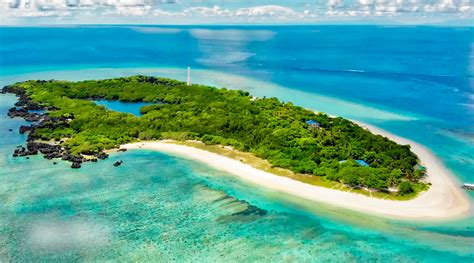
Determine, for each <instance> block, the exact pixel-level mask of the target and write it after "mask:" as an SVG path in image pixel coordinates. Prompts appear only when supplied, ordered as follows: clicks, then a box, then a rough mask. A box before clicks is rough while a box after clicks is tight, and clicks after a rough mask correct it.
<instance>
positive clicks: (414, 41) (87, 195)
mask: <svg viewBox="0 0 474 263" xmlns="http://www.w3.org/2000/svg"><path fill="white" fill-rule="evenodd" d="M46 31H47V32H46ZM150 32H151V31H150ZM156 32H157V33H153V34H144V33H140V32H136V31H135V30H134V29H133V28H130V27H127V26H123V27H114V28H107V27H76V28H56V29H54V30H52V29H48V28H8V29H5V28H0V42H1V45H0V66H1V68H0V76H1V78H0V85H7V84H9V83H12V82H15V81H21V80H27V79H51V78H56V79H68V80H81V79H95V78H108V77H120V76H127V75H134V74H147V75H157V76H164V77H171V78H177V79H181V80H185V78H186V70H185V68H186V66H187V65H191V67H192V81H193V82H194V83H202V84H208V85H216V86H221V87H229V88H241V89H246V90H248V91H250V92H251V93H252V94H254V95H256V96H277V97H278V98H280V99H282V100H285V101H293V102H294V103H295V104H297V105H301V106H304V107H308V108H311V109H315V110H319V111H324V112H327V113H329V114H333V115H339V116H344V117H347V118H351V119H355V120H360V121H364V122H367V123H370V124H374V125H377V126H380V127H382V128H384V129H387V130H389V131H391V132H393V133H395V134H398V135H401V136H405V137H407V138H410V139H412V140H415V141H417V142H420V143H422V144H425V145H427V146H428V147H429V148H430V149H432V150H433V151H434V153H435V154H436V155H437V156H439V157H440V158H441V159H442V161H443V162H444V163H445V164H446V165H447V166H448V167H449V168H450V169H451V170H452V171H453V172H454V173H455V175H456V177H457V178H458V179H459V180H460V181H470V180H472V179H473V177H472V176H473V174H474V158H473V154H474V144H473V143H472V132H473V131H474V130H473V128H474V127H473V126H472V123H474V119H473V117H474V115H473V111H472V100H473V98H474V97H473V96H474V95H473V94H474V93H473V92H472V91H473V88H472V87H473V86H472V83H473V82H472V81H473V78H472V77H473V74H474V68H473V65H474V63H472V43H473V39H472V34H471V33H472V29H469V28H468V29H466V28H452V29H451V28H403V27H402V28H394V29H383V28H379V27H364V28H357V30H354V28H350V29H349V28H344V27H342V28H338V27H301V28H300V27H294V28H293V27H284V28H272V27H264V28H260V27H255V28H230V29H228V28H226V27H221V28H194V27H184V28H180V29H179V30H178V31H176V32H177V33H176V34H165V33H159V32H160V31H159V30H157V31H156ZM117 35H120V36H121V37H119V38H118V37H117ZM91 39H94V41H91ZM448 40H449V41H448ZM420 47H423V48H420ZM58 49H60V50H62V52H57V50H58ZM446 50H450V52H448V53H449V55H447V54H448V53H447V52H446ZM13 103H14V98H13V97H12V96H9V95H0V261H42V262H44V261H91V260H114V261H118V260H120V261H169V260H172V259H175V260H178V261H206V262H209V261H226V262H227V261H256V260H258V261H290V262H291V261H293V262H314V261H317V262H327V261H336V262H338V261H339V262H340V261H352V262H365V261H379V262H382V261H383V262H385V261H388V262H473V261H474V249H473V246H474V223H473V222H474V218H472V217H470V218H467V219H464V220H456V221H450V222H444V223H429V222H416V223H414V222H398V221H391V220H387V219H380V218H376V217H373V216H368V215H361V214H358V213H355V212H350V211H345V210H342V209H338V208H334V207H328V206H324V205H322V204H314V203H308V202H305V201H304V200H299V199H295V198H292V197H289V196H285V195H282V194H281V193H274V192H271V191H267V190H264V189H260V188H256V187H253V186H249V185H246V184H244V183H242V182H239V181H238V180H236V179H235V178H233V177H232V176H229V175H227V174H225V173H222V172H219V171H215V170H213V169H209V168H208V167H206V166H203V165H202V164H199V163H196V162H193V161H191V160H185V159H182V158H178V157H173V156H168V155H165V154H161V153H156V152H150V151H129V152H126V153H115V154H113V155H112V156H111V158H110V159H108V160H106V161H101V162H98V163H96V164H86V165H84V167H83V168H81V169H80V170H71V169H70V168H69V165H68V164H67V163H63V162H59V163H58V164H57V165H53V164H52V162H51V161H47V160H44V159H43V158H42V157H40V156H37V157H32V158H30V159H28V160H27V159H21V158H20V159H14V158H12V157H11V153H12V151H13V149H14V148H15V147H16V145H19V144H22V143H23V142H24V139H25V138H24V136H22V135H19V134H18V133H17V132H16V130H17V129H18V127H19V126H20V125H21V124H23V123H24V122H23V121H21V120H17V119H9V118H6V116H5V112H6V111H7V110H8V108H9V107H11V105H13ZM106 106H107V105H106ZM128 106H131V105H128ZM108 107H109V108H110V109H113V110H124V111H134V112H132V113H135V114H136V113H137V112H136V110H138V108H137V107H123V105H115V104H113V105H108ZM10 128H12V129H13V130H14V131H13V132H9V131H8V129H10ZM115 160H123V161H124V165H122V166H120V167H117V168H115V167H113V165H112V164H113V162H114V161H115ZM472 196H474V195H472V194H471V197H472Z"/></svg>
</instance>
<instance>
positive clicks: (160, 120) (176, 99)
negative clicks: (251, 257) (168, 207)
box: [3, 76, 428, 197]
mask: <svg viewBox="0 0 474 263" xmlns="http://www.w3.org/2000/svg"><path fill="white" fill-rule="evenodd" d="M3 92H9V93H14V94H16V95H17V96H19V101H18V103H17V104H16V107H14V108H12V109H11V110H10V112H9V115H10V116H12V117H23V118H25V119H27V120H30V121H33V122H32V125H30V126H22V127H21V128H20V132H21V133H25V132H28V139H27V140H28V145H27V147H26V148H25V147H23V148H20V149H17V150H16V151H15V153H14V155H15V156H26V155H30V154H37V153H38V151H39V152H41V153H43V154H44V156H45V158H47V159H54V158H62V159H63V160H67V161H71V162H72V163H73V164H72V167H73V168H79V167H80V165H81V163H82V162H86V161H97V159H104V158H107V154H106V153H105V152H104V151H105V150H107V149H114V148H118V147H119V146H120V145H123V144H127V143H132V142H138V141H157V140H174V141H182V142H184V141H199V142H202V143H204V144H205V145H222V146H227V147H232V149H235V150H236V151H239V152H247V153H251V154H252V155H254V156H256V157H258V158H261V159H264V160H267V161H268V163H269V164H270V165H271V166H272V167H277V168H282V169H286V170H289V171H291V172H293V173H295V174H302V175H306V176H310V177H317V178H319V179H320V180H323V181H329V182H336V183H339V184H342V185H344V186H347V187H351V188H354V189H368V190H370V191H374V190H375V191H377V192H381V193H385V194H387V195H392V196H407V195H408V196H412V197H413V196H415V195H416V194H417V193H418V192H420V191H422V190H426V189H427V188H428V184H426V183H424V182H423V180H421V179H422V178H423V176H424V172H425V170H424V168H423V167H422V166H420V165H419V164H418V158H417V156H416V155H415V154H414V153H413V152H411V151H410V146H409V145H399V144H397V143H395V142H394V141H391V140H389V139H388V138H386V137H384V136H380V135H374V134H372V133H371V132H370V131H368V130H366V129H364V128H362V127H360V126H359V125H357V124H355V123H353V122H351V121H349V120H346V119H344V118H340V117H330V116H328V115H326V114H323V113H315V112H313V111H310V110H307V109H304V108H302V107H298V106H295V105H293V104H292V103H291V102H286V103H285V102H281V101H279V100H278V99H276V98H255V97H252V96H251V95H250V94H249V93H248V92H245V91H241V90H227V89H225V88H222V89H218V88H214V87H209V86H202V85H190V86H188V85H186V83H184V82H180V81H176V80H172V79H164V78H156V77H148V76H133V77H127V78H116V79H108V80H90V81H81V82H68V81H55V80H50V81H26V82H21V83H16V84H13V85H10V86H6V87H4V88H3ZM99 99H105V100H114V101H115V100H118V101H124V102H150V103H153V104H151V105H148V106H144V107H142V108H141V109H140V112H141V114H142V115H141V116H134V115H132V114H127V113H123V112H116V111H112V110H108V109H107V108H105V107H104V106H100V105H97V104H96V103H95V102H94V100H99ZM31 110H44V111H45V113H37V112H34V113H31Z"/></svg>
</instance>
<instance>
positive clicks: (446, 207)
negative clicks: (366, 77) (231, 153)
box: [122, 122, 473, 220]
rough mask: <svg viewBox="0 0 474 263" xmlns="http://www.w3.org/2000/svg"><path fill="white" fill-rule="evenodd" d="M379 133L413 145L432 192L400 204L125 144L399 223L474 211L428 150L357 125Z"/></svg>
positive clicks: (163, 146) (202, 156)
mask: <svg viewBox="0 0 474 263" xmlns="http://www.w3.org/2000/svg"><path fill="white" fill-rule="evenodd" d="M356 123H357V124H359V125H360V126H362V127H364V128H367V129H369V130H370V131H371V132H372V133H374V134H380V135H383V136H386V137H388V138H390V139H391V140H393V141H395V142H397V143H399V144H409V145H411V149H412V151H413V152H414V153H416V154H417V155H418V157H419V158H420V161H421V163H422V165H424V166H425V167H426V168H427V171H428V181H429V182H430V183H431V184H432V185H431V187H430V189H429V190H428V191H426V192H423V193H421V194H420V195H419V196H418V197H416V198H415V199H412V200H409V201H394V200H384V199H378V198H372V197H368V196H365V195H362V194H356V193H350V192H344V191H339V190H334V189H329V188H325V187H319V186H314V185H309V184H306V183H303V182H300V181H296V180H293V179H291V178H288V177H283V176H278V175H274V174H271V173H268V172H265V171H262V170H259V169H256V168H254V167H251V166H250V165H247V164H244V163H241V162H239V161H237V160H234V159H231V158H228V157H224V156H221V155H219V154H216V153H212V152H209V151H205V150H201V149H197V148H194V147H189V146H184V145H178V144H173V143H172V142H166V141H157V142H139V143H132V144H126V145H122V148H127V149H151V150H156V151H160V152H164V153H167V154H171V155H177V156H182V157H186V158H190V159H193V160H196V161H199V162H202V163H205V164H207V165H209V166H211V167H213V168H216V169H218V170H222V171H225V172H228V173H230V174H233V175H236V176H237V177H239V178H240V179H242V180H244V181H247V182H250V183H252V184H255V185H258V186H261V187H266V188H269V189H272V190H276V191H281V192H284V193H287V194H290V195H294V196H297V197H301V198H305V199H308V200H312V201H317V202H322V203H326V204H329V205H334V206H339V207H343V208H347V209H352V210H356V211H359V212H364V213H371V214H376V215H379V216H384V217H389V218H396V219H430V220H445V219H453V218H462V217H465V216H468V215H469V214H472V213H473V210H472V207H471V203H470V200H469V198H468V197H467V196H466V194H465V193H464V192H463V190H462V189H461V188H460V187H459V183H458V182H456V180H455V178H454V176H453V175H452V174H451V172H450V171H449V170H448V169H447V168H446V167H444V165H443V163H442V162H441V161H440V160H439V159H438V158H436V156H434V155H433V154H432V153H431V152H430V151H429V150H428V149H427V148H425V147H423V146H422V145H420V144H418V143H415V142H413V141H410V140H408V139H405V138H401V137H399V136H396V135H393V134H391V133H388V132H386V131H384V130H381V129H379V128H376V127H373V126H370V125H367V124H364V123H360V122H356Z"/></svg>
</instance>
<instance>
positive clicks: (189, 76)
mask: <svg viewBox="0 0 474 263" xmlns="http://www.w3.org/2000/svg"><path fill="white" fill-rule="evenodd" d="M186 84H187V85H188V86H191V67H188V81H187V82H186Z"/></svg>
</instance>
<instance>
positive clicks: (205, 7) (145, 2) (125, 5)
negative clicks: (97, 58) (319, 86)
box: [0, 0, 474, 25]
mask: <svg viewBox="0 0 474 263" xmlns="http://www.w3.org/2000/svg"><path fill="white" fill-rule="evenodd" d="M0 5H1V16H0V17H1V18H0V22H1V23H2V24H76V23H88V24H111V23H119V24H136V23H146V24H281V23H285V24H301V23H303V24H307V23H309V24H314V23H320V24H321V23H323V24H327V23H370V24H463V25H474V0H315V1H302V0H274V1H267V0H254V1H250V0H243V1H237V0H221V1H217V0H0Z"/></svg>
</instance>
